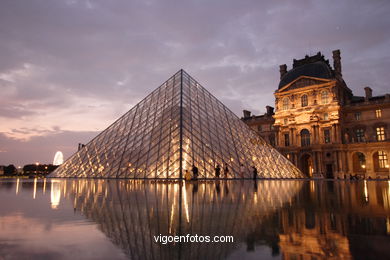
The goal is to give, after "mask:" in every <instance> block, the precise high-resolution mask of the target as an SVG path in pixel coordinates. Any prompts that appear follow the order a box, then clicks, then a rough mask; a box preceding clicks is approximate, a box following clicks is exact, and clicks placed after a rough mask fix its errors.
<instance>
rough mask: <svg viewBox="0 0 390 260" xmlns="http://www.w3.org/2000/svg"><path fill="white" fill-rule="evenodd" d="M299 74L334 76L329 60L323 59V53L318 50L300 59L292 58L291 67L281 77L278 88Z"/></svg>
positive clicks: (327, 77)
mask: <svg viewBox="0 0 390 260" xmlns="http://www.w3.org/2000/svg"><path fill="white" fill-rule="evenodd" d="M300 76H309V77H315V78H323V79H332V78H334V77H335V76H334V72H333V70H332V68H331V67H330V65H329V60H325V58H324V55H322V54H321V52H318V53H317V54H316V55H314V56H306V57H305V58H304V59H301V60H295V59H294V63H293V68H292V69H291V70H289V71H288V72H287V73H286V74H285V75H284V76H283V77H282V79H281V80H280V83H279V87H278V88H279V89H280V88H282V87H283V86H285V85H287V84H289V83H290V82H292V81H294V80H295V79H297V78H298V77H300Z"/></svg>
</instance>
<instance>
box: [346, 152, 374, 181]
mask: <svg viewBox="0 0 390 260" xmlns="http://www.w3.org/2000/svg"><path fill="white" fill-rule="evenodd" d="M351 159H352V158H351ZM369 176H371V178H374V177H375V169H374V160H373V158H372V153H371V151H367V152H366V176H365V177H366V178H368V177H369Z"/></svg>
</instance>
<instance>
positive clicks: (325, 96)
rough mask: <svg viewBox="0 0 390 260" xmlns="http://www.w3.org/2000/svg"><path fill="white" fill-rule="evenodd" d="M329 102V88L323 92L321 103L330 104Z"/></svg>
mask: <svg viewBox="0 0 390 260" xmlns="http://www.w3.org/2000/svg"><path fill="white" fill-rule="evenodd" d="M328 102H329V93H328V91H327V90H324V91H322V92H321V103H322V104H328Z"/></svg>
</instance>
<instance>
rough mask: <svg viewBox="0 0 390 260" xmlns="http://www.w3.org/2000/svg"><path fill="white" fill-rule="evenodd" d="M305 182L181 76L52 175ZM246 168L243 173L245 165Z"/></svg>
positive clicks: (268, 146) (186, 77)
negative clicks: (193, 172) (255, 174)
mask: <svg viewBox="0 0 390 260" xmlns="http://www.w3.org/2000/svg"><path fill="white" fill-rule="evenodd" d="M193 164H194V165H196V166H197V167H198V168H199V178H213V177H215V175H214V171H215V170H214V169H215V167H216V165H217V164H218V165H220V166H221V168H223V169H225V168H227V169H228V171H224V170H223V171H222V177H224V178H237V177H244V178H251V177H252V174H251V171H252V170H251V166H255V167H256V168H257V169H258V171H259V177H264V178H299V177H303V176H302V173H301V172H300V171H299V170H298V169H297V168H296V167H295V166H294V165H293V164H292V163H291V162H290V161H289V160H287V159H286V158H285V157H283V156H282V155H281V154H280V153H279V152H277V151H276V150H275V149H274V148H273V147H271V146H270V145H268V144H267V143H266V142H265V141H264V140H263V139H262V138H261V137H260V136H258V135H257V134H256V133H255V132H254V131H252V130H251V129H250V128H249V127H248V126H247V125H246V124H245V123H243V122H242V121H241V120H240V119H239V118H238V117H237V116H236V115H235V114H234V113H233V112H231V111H230V110H229V109H228V108H226V107H225V106H224V105H223V104H222V103H221V102H220V101H219V100H217V99H216V98H215V97H214V96H213V95H211V94H210V93H209V92H208V91H207V90H206V89H205V88H203V87H202V86H201V85H200V84H199V83H197V82H196V81H195V80H194V79H193V78H191V77H190V76H189V75H188V74H187V73H186V72H184V71H183V70H180V71H179V72H177V73H176V74H175V75H174V76H172V77H171V78H170V79H169V80H167V81H166V82H165V83H164V84H162V85H161V86H160V87H158V88H157V89H156V90H154V91H153V92H152V93H151V94H149V95H148V96H147V97H146V98H145V99H143V100H142V101H141V102H140V103H138V104H137V105H136V106H135V107H133V108H132V109H131V110H130V111H129V112H127V113H126V114H125V115H123V116H122V117H121V118H119V119H118V120H117V121H116V122H114V123H113V124H112V125H111V126H109V127H108V128H107V129H106V130H104V131H103V132H102V133H101V134H99V135H98V136H97V137H95V138H94V139H93V140H92V141H91V142H89V143H88V144H87V145H86V146H85V147H84V148H82V149H81V150H80V151H78V152H77V153H76V154H74V155H73V156H72V157H70V158H69V159H68V160H67V161H66V162H65V163H64V164H63V165H61V166H60V167H59V168H58V169H57V170H56V171H55V172H53V173H52V174H51V177H98V178H99V177H103V178H164V179H170V178H181V177H183V176H184V172H185V171H186V170H190V168H191V167H192V165H193ZM241 164H243V165H244V167H245V168H246V170H245V173H243V174H244V175H243V176H242V175H241V174H240V165H241Z"/></svg>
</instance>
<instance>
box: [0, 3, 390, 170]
mask: <svg viewBox="0 0 390 260" xmlns="http://www.w3.org/2000/svg"><path fill="white" fill-rule="evenodd" d="M265 2H266V1H258V0H253V1H245V0H243V1H237V0H235V1H233V0H232V1H230V0H220V1H213V0H207V1H206V0H194V1H169V0H164V1H161V0H160V1H157V0H156V1H153V0H147V1H145V0H139V1H124V0H123V1H120V0H117V1H107V0H100V1H98V0H97V1H94V0H89V1H88V0H85V1H77V0H68V1H59V0H58V1H52V0H46V1H44V0H36V1H29V0H25V1H19V0H2V1H0V91H1V95H0V165H1V164H7V165H8V164H11V163H12V164H15V165H16V166H19V165H21V166H23V165H24V164H26V163H34V162H42V163H51V162H52V160H53V157H54V154H55V152H56V151H58V150H60V151H62V152H64V156H65V158H67V157H69V156H70V155H71V154H72V153H73V152H75V151H76V149H77V143H78V142H82V143H86V142H88V141H89V140H90V139H91V138H92V137H94V136H95V135H96V134H97V133H98V132H100V131H102V130H104V129H105V128H106V127H107V126H108V125H109V124H111V123H112V122H113V121H114V120H116V119H117V118H118V117H120V116H121V115H122V114H124V113H125V112H126V111H128V110H129V109H131V108H132V107H133V106H134V105H135V104H136V103H137V102H138V101H140V100H141V99H142V98H143V97H144V96H146V95H147V94H148V93H149V92H150V91H152V90H153V89H155V88H156V87H158V86H159V85H160V84H161V83H163V82H164V81H165V80H166V79H168V78H169V77H170V76H171V75H173V74H174V73H175V72H176V71H178V70H179V69H181V68H183V69H185V70H186V71H187V72H188V73H189V74H190V75H191V76H193V77H194V78H195V79H197V80H198V81H199V82H200V83H201V84H202V85H203V86H204V87H205V88H207V89H208V90H209V91H210V92H211V93H213V94H214V95H215V96H216V97H217V98H218V99H220V100H221V101H222V102H223V103H224V104H225V105H227V106H228V107H229V108H230V109H231V110H232V111H233V112H235V113H236V114H237V115H238V116H241V114H242V112H241V111H242V110H243V109H248V110H251V111H252V112H253V113H255V114H259V113H264V112H265V106H266V105H274V97H273V92H274V91H275V89H276V88H277V86H278V83H279V81H278V80H279V65H280V64H287V66H288V69H290V68H291V65H292V59H294V58H296V59H300V58H303V57H304V56H305V55H306V54H308V55H313V54H315V53H317V52H318V51H321V52H322V53H323V54H324V55H325V57H326V58H327V59H330V63H331V64H333V60H332V59H331V56H332V54H331V53H332V50H335V49H340V50H341V58H342V69H343V76H344V79H345V81H346V83H347V85H348V86H349V87H350V88H351V89H352V91H353V92H354V94H355V95H363V87H364V86H371V87H372V88H373V90H374V95H382V94H385V93H389V92H390V87H389V82H390V73H389V72H388V68H389V67H390V51H389V46H390V16H389V13H390V1H387V0H383V1H380V0H371V1H367V0H348V1H319V0H317V1H309V0H302V1H287V0H286V1H282V0H281V1H267V3H265Z"/></svg>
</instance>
